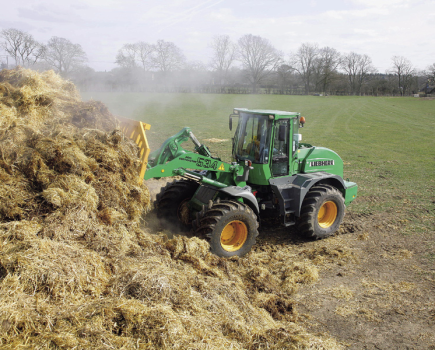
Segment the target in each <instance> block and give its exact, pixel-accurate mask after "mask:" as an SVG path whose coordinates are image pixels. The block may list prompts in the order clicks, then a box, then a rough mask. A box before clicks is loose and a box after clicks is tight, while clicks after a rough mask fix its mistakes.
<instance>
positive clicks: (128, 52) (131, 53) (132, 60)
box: [115, 44, 137, 68]
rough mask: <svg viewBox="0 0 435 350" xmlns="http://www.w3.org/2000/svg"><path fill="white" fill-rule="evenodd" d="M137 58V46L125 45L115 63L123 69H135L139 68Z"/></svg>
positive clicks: (119, 51)
mask: <svg viewBox="0 0 435 350" xmlns="http://www.w3.org/2000/svg"><path fill="white" fill-rule="evenodd" d="M136 57H137V50H136V46H135V44H125V45H124V46H122V48H121V49H119V50H118V54H117V55H116V61H115V62H116V63H117V64H119V65H120V66H121V67H123V68H133V67H136V66H137V63H136Z"/></svg>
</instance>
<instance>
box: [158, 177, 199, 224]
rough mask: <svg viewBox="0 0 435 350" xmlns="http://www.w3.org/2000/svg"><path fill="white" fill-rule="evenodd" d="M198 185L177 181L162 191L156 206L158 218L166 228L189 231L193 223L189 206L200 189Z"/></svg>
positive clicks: (186, 181) (187, 181)
mask: <svg viewBox="0 0 435 350" xmlns="http://www.w3.org/2000/svg"><path fill="white" fill-rule="evenodd" d="M198 186H199V185H198V184H197V183H196V182H194V181H189V180H175V181H173V182H171V183H169V184H168V185H166V186H165V187H163V188H162V189H161V190H160V193H159V194H158V195H157V197H156V202H155V204H154V206H155V209H156V212H157V217H158V218H159V219H161V221H162V223H163V224H164V226H174V227H177V228H180V227H181V228H182V229H186V230H187V229H189V228H190V227H191V224H192V221H191V219H190V210H189V208H188V206H187V204H188V203H189V201H190V199H191V198H192V197H193V195H194V194H195V192H196V190H197V189H198Z"/></svg>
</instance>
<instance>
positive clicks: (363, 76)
mask: <svg viewBox="0 0 435 350" xmlns="http://www.w3.org/2000/svg"><path fill="white" fill-rule="evenodd" d="M341 68H342V69H343V70H344V71H345V73H346V74H347V78H348V83H349V87H350V93H351V94H360V93H361V88H362V86H363V84H364V83H365V82H366V81H367V79H368V76H369V74H371V73H375V72H376V69H375V68H374V67H373V65H372V60H371V58H370V57H369V56H367V55H360V54H357V53H355V52H351V53H349V54H347V55H344V56H343V59H342V61H341Z"/></svg>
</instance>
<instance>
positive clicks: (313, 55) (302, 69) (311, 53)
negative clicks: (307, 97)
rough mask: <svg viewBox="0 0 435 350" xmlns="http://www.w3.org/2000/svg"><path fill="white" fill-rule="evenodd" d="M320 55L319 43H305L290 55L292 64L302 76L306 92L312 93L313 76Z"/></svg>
mask: <svg viewBox="0 0 435 350" xmlns="http://www.w3.org/2000/svg"><path fill="white" fill-rule="evenodd" d="M318 55H319V47H318V46H317V44H309V43H305V44H302V45H301V47H300V48H299V49H298V51H297V52H296V53H295V54H293V55H291V57H290V63H291V65H292V66H293V68H294V69H295V70H296V71H297V72H298V73H299V74H300V75H301V77H302V80H303V82H304V87H305V93H306V94H309V93H310V85H311V77H312V76H313V74H314V71H315V70H314V69H315V62H316V59H317V57H318Z"/></svg>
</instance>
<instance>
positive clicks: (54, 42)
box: [44, 36, 87, 76]
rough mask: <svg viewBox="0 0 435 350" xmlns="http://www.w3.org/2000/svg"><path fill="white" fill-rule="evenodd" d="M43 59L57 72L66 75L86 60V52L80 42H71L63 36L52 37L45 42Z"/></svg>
mask: <svg viewBox="0 0 435 350" xmlns="http://www.w3.org/2000/svg"><path fill="white" fill-rule="evenodd" d="M44 59H45V60H46V61H47V63H48V64H49V65H50V66H52V67H53V68H54V69H55V70H56V71H57V72H59V74H61V75H65V76H66V75H68V74H69V73H71V71H72V70H73V69H75V68H77V67H80V66H82V65H83V63H84V62H85V61H86V60H87V58H86V53H85V52H84V51H83V49H82V47H81V46H80V44H73V43H72V42H71V41H69V40H68V39H65V38H59V37H57V36H54V37H52V38H51V39H50V40H49V41H48V44H47V51H46V53H45V55H44Z"/></svg>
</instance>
